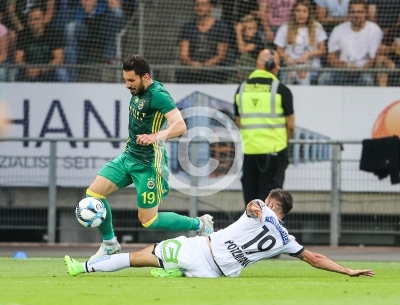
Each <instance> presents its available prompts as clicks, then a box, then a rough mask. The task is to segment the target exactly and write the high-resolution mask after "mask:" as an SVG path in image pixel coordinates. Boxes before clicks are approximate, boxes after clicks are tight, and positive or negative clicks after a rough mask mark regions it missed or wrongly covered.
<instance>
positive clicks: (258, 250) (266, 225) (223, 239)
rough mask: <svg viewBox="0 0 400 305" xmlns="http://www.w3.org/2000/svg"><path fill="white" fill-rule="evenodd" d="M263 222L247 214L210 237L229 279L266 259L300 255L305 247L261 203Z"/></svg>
mask: <svg viewBox="0 0 400 305" xmlns="http://www.w3.org/2000/svg"><path fill="white" fill-rule="evenodd" d="M258 202H259V204H260V205H261V207H262V219H263V220H262V222H260V220H259V219H258V218H250V217H249V216H247V214H246V212H245V213H244V214H243V215H242V216H241V217H240V218H239V219H238V220H237V221H235V222H234V223H233V224H231V225H230V226H229V227H227V228H225V229H222V230H220V231H217V232H214V233H212V234H211V235H210V239H211V248H212V252H213V256H214V260H215V262H216V263H217V265H218V267H219V268H220V270H221V271H222V273H223V274H224V275H225V276H230V277H235V276H239V274H240V272H241V270H242V269H243V268H244V267H247V266H249V265H251V264H253V263H255V262H257V261H259V260H261V259H263V258H269V257H273V256H276V255H278V254H288V255H292V256H297V255H298V254H300V253H301V252H302V251H303V250H304V247H303V246H301V245H299V244H298V243H297V242H296V240H295V238H294V236H292V235H289V233H288V231H287V230H286V229H285V228H284V227H283V226H282V224H281V222H280V220H279V219H278V217H277V216H276V214H275V213H274V212H273V211H272V210H271V209H270V208H269V207H267V206H266V205H265V203H264V202H263V201H261V200H258Z"/></svg>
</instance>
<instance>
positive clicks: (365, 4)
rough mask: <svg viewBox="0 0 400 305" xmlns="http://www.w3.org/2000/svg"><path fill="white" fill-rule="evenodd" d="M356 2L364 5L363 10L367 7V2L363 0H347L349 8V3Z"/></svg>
mask: <svg viewBox="0 0 400 305" xmlns="http://www.w3.org/2000/svg"><path fill="white" fill-rule="evenodd" d="M356 4H362V5H364V8H365V10H367V9H368V5H367V2H366V1H365V0H350V2H349V8H350V6H351V5H356Z"/></svg>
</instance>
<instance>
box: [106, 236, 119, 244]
mask: <svg viewBox="0 0 400 305" xmlns="http://www.w3.org/2000/svg"><path fill="white" fill-rule="evenodd" d="M117 242H118V241H117V238H116V237H115V236H114V237H113V238H111V239H107V240H104V239H103V243H105V244H116V243H117Z"/></svg>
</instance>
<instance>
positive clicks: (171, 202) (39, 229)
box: [0, 131, 400, 246]
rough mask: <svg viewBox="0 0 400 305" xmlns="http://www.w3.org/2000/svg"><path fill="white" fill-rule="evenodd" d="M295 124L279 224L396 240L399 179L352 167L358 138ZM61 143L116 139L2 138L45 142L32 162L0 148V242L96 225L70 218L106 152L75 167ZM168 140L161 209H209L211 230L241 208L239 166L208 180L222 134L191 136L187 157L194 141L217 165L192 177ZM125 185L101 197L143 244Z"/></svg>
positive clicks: (228, 155) (323, 238)
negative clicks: (324, 134)
mask: <svg viewBox="0 0 400 305" xmlns="http://www.w3.org/2000/svg"><path fill="white" fill-rule="evenodd" d="M302 132H303V136H301V137H297V138H298V139H293V140H291V141H290V149H289V150H290V165H289V167H288V169H287V171H286V178H285V185H284V187H285V189H287V190H289V191H291V192H292V194H293V196H294V200H295V205H294V209H293V211H292V212H291V213H290V214H289V215H287V217H286V218H285V226H286V227H287V228H288V230H289V231H290V232H291V233H292V234H294V235H296V238H298V239H299V240H300V241H301V242H302V243H304V244H310V243H311V244H330V245H332V246H337V245H346V244H370V245H379V244H385V245H395V244H397V243H398V242H399V241H400V216H399V215H400V205H399V204H398V192H399V186H393V185H390V183H389V182H388V179H384V180H378V179H377V178H376V177H374V176H373V175H372V174H371V173H366V172H362V171H360V170H359V162H360V156H361V149H362V148H361V141H359V140H355V141H333V140H329V139H316V140H315V139H314V140H313V139H312V137H311V136H310V137H304V134H307V132H306V131H302ZM71 141H75V142H90V143H91V145H93V144H94V143H96V145H103V144H107V143H108V145H109V143H111V142H116V141H119V142H125V141H126V139H119V138H117V139H111V138H107V139H93V138H92V139H88V138H55V139H43V138H6V139H2V142H1V143H0V148H1V146H2V145H3V144H4V145H6V144H7V143H8V144H10V143H13V142H16V143H19V145H20V144H21V145H22V143H21V142H26V143H27V142H36V143H38V142H41V143H42V144H43V145H48V146H45V147H48V155H41V156H39V157H38V158H37V159H35V160H36V161H35V162H36V167H35V166H29V162H30V161H29V158H30V157H32V156H23V155H21V153H19V152H18V150H15V151H13V152H10V151H6V150H4V149H0V151H1V153H0V160H1V162H0V163H1V164H0V171H1V175H0V176H1V184H0V185H1V186H0V195H1V198H3V203H2V204H0V241H21V240H22V241H42V242H43V241H47V242H49V243H54V242H88V241H91V240H92V239H91V238H92V237H91V236H90V234H95V233H97V230H92V229H86V228H83V227H81V226H80V225H79V224H78V222H77V221H75V219H74V208H75V206H76V204H77V202H78V201H79V200H80V199H81V198H83V197H84V194H85V189H86V188H87V186H88V185H89V184H90V182H91V181H92V179H94V177H95V175H96V173H97V171H98V170H99V169H100V168H101V166H103V165H104V164H105V160H106V159H111V158H113V157H114V156H108V158H100V159H99V160H100V161H101V162H94V161H93V160H94V159H93V157H87V158H86V159H85V157H83V158H82V159H80V160H78V161H77V162H78V163H79V164H78V165H79V167H80V170H79V171H74V170H70V171H68V170H67V169H66V167H65V164H64V165H63V163H62V161H63V158H66V157H65V156H64V155H62V154H60V150H61V149H60V148H59V147H60V146H61V145H62V144H63V143H65V142H71ZM178 142H179V139H175V140H170V141H168V142H167V143H166V146H167V150H170V156H169V158H170V159H169V164H170V167H171V175H173V176H174V177H175V178H176V179H175V180H177V181H178V183H177V184H176V183H175V185H173V186H172V187H171V194H170V195H169V196H167V198H166V200H165V202H164V203H163V204H162V208H163V209H166V210H174V211H178V212H179V213H181V214H186V215H189V216H197V215H199V214H200V213H211V214H213V215H214V217H215V220H216V221H215V227H216V229H218V228H222V227H225V226H227V225H229V224H230V223H232V222H233V221H234V220H236V219H237V218H238V217H240V215H241V214H242V213H243V208H244V203H243V202H242V201H243V199H242V194H241V185H240V167H241V165H240V166H239V167H238V168H234V169H233V174H234V175H236V176H235V179H234V181H233V182H232V183H231V184H230V185H229V186H228V187H226V188H225V189H224V188H223V187H222V186H221V185H220V184H219V181H220V180H218V179H222V178H224V177H225V175H226V173H227V171H228V170H227V168H228V169H229V167H232V166H233V165H232V164H233V163H234V162H233V156H234V155H235V153H236V152H235V146H232V143H229V142H223V141H222V142H220V143H218V145H217V146H215V145H214V146H213V145H209V143H208V142H206V141H204V140H194V142H191V143H190V145H191V147H190V151H191V156H190V159H191V162H192V164H204V162H206V161H207V160H206V161H204V160H200V159H201V158H203V157H204V153H202V151H201V149H204V146H203V148H201V145H204V144H207V145H209V149H210V153H209V155H208V156H207V158H214V159H217V160H218V161H219V162H220V164H221V166H220V167H218V168H217V171H214V173H213V174H214V175H212V174H210V175H206V176H204V175H203V176H198V177H193V175H188V174H187V173H186V172H185V171H184V170H183V166H182V164H181V163H182V162H188V160H185V159H179V153H178V152H176V151H175V152H174V151H173V150H171V147H170V146H171V145H173V144H174V143H175V144H177V143H178ZM222 144H223V145H222ZM61 151H62V150H61ZM10 153H11V156H12V157H10ZM7 158H8V159H7ZM90 158H92V159H90ZM193 158H194V159H193ZM39 159H40V160H39ZM89 159H90V160H89ZM12 160H13V161H12ZM38 160H39V161H38ZM194 160H195V161H194ZM85 162H86V163H85ZM21 164H23V165H22V166H21ZM82 164H86V167H85V166H82ZM88 164H89V165H88ZM82 168H83V170H82ZM35 171H37V172H36V174H35ZM65 181H67V183H65ZM179 181H180V182H179ZM210 181H211V182H210ZM213 181H216V182H215V183H213ZM211 184H212V185H211ZM204 185H208V186H210V189H213V190H215V189H216V191H215V192H211V193H209V194H208V195H207V191H206V192H204V191H202V188H201V186H204ZM206 189H207V187H206ZM125 191H126V192H124V191H121V195H116V197H113V198H112V199H110V202H111V207H112V208H113V218H114V225H115V231H116V232H117V235H121V236H122V238H121V239H122V240H125V241H134V242H146V241H148V240H149V239H146V238H147V237H146V232H148V230H146V229H144V228H143V227H142V226H141V224H140V223H139V221H138V220H137V216H136V212H137V209H136V204H135V196H134V195H132V194H134V193H135V190H134V189H133V188H132V189H131V188H129V189H127V190H125ZM117 193H119V192H117ZM128 193H129V194H128ZM203 195H207V196H203ZM111 196H114V195H111ZM118 196H120V197H118ZM396 198H397V199H396ZM10 232H12V234H10ZM87 232H91V233H90V234H89V233H87ZM85 234H86V235H85Z"/></svg>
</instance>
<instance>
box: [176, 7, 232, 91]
mask: <svg viewBox="0 0 400 305" xmlns="http://www.w3.org/2000/svg"><path fill="white" fill-rule="evenodd" d="M211 9H212V6H211V3H210V0H195V1H194V11H195V14H196V19H195V20H194V21H190V22H187V23H185V24H184V26H183V27H182V29H181V33H180V36H179V44H180V60H181V63H182V64H183V65H186V66H189V67H194V68H199V67H203V68H204V67H216V66H220V65H224V64H225V60H226V55H227V50H228V30H227V26H226V25H225V23H223V22H222V21H219V20H216V19H215V18H214V17H212V16H211ZM225 78H226V73H224V72H222V73H221V72H219V71H216V70H215V69H189V70H178V71H176V80H177V82H178V83H187V82H189V83H216V82H217V83H222V82H224V81H225Z"/></svg>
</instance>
